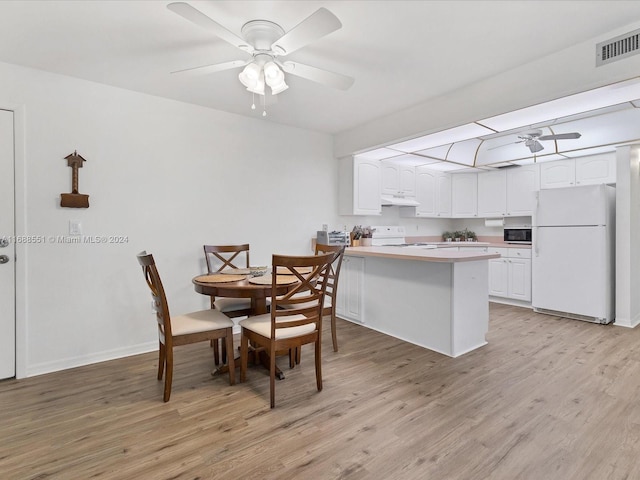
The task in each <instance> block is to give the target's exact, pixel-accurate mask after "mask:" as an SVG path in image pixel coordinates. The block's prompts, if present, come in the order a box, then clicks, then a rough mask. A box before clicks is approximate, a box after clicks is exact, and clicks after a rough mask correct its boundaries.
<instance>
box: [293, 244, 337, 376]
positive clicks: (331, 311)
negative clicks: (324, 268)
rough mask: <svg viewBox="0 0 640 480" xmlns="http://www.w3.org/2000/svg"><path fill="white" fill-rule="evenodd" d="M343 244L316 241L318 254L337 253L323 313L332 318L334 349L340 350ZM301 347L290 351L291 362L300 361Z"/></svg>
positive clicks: (330, 272) (329, 278) (328, 281)
mask: <svg viewBox="0 0 640 480" xmlns="http://www.w3.org/2000/svg"><path fill="white" fill-rule="evenodd" d="M344 249H345V247H344V246H343V245H324V244H322V243H316V246H315V253H316V255H319V254H323V253H329V252H331V253H335V254H336V258H335V260H334V261H333V263H332V264H331V268H330V269H329V276H328V279H327V291H326V293H325V296H324V306H323V309H322V315H323V316H327V315H330V318H331V341H332V343H333V351H334V352H337V351H338V334H337V331H336V304H337V303H336V297H337V294H338V279H339V278H340V268H341V267H342V258H343V257H344ZM300 350H301V349H299V348H298V349H294V350H292V351H290V352H289V355H290V357H291V358H290V362H291V363H293V362H295V363H298V364H299V363H300V355H301V351H300Z"/></svg>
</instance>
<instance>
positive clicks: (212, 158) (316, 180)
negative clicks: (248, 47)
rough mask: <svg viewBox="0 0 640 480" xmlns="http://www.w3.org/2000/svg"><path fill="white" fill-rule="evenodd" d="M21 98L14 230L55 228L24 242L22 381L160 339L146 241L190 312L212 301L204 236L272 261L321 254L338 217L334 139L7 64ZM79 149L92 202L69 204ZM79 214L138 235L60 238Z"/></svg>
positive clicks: (0, 91) (111, 230)
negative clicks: (117, 240)
mask: <svg viewBox="0 0 640 480" xmlns="http://www.w3.org/2000/svg"><path fill="white" fill-rule="evenodd" d="M16 104H19V105H22V106H23V112H24V117H25V121H24V125H18V130H20V131H19V132H18V133H19V134H20V135H23V136H24V148H25V150H24V151H25V154H24V159H23V160H21V159H18V160H19V161H20V162H22V161H24V163H23V164H20V165H17V167H18V171H19V173H18V175H17V180H18V184H17V185H16V194H17V196H18V205H24V206H25V208H24V209H22V210H23V211H18V212H17V214H18V220H17V228H18V231H17V232H16V233H17V234H18V235H43V236H45V237H47V241H46V243H44V244H37V245H28V246H21V247H20V248H19V249H18V255H19V257H18V260H17V264H16V265H17V268H18V277H19V279H20V281H19V283H20V284H19V285H18V288H19V289H21V292H20V293H19V294H18V312H19V314H18V319H17V322H18V325H19V331H21V332H24V338H22V337H20V338H18V347H19V352H20V353H19V358H18V359H17V364H18V365H17V367H18V376H25V375H26V376H29V375H34V374H39V373H44V372H49V371H54V370H59V369H63V368H68V367H72V366H77V365H82V364H86V363H91V362H95V361H101V360H104V359H109V358H114V357H119V356H123V355H127V354H132V353H138V352H142V351H147V350H149V349H155V348H157V335H156V331H155V320H154V318H153V316H152V314H151V308H150V296H149V294H148V291H147V290H146V288H147V287H146V284H145V283H144V280H143V277H142V273H141V270H140V267H139V266H138V264H137V262H136V258H135V254H136V253H138V252H139V251H141V250H143V249H146V250H148V251H150V252H151V253H153V254H154V257H155V258H156V262H157V264H158V267H159V269H160V274H161V276H162V277H163V281H164V284H165V288H166V290H167V292H168V297H169V305H170V308H171V310H172V311H173V312H175V313H178V312H181V311H185V310H192V309H200V308H205V307H206V306H207V300H208V299H207V298H205V297H203V296H201V295H199V294H197V293H195V292H194V290H193V287H192V284H191V279H192V277H194V276H195V275H197V274H199V273H201V272H202V271H203V269H204V268H205V267H204V258H203V253H202V245H203V244H205V243H210V244H223V243H245V242H248V243H250V244H251V259H252V263H254V264H268V263H270V260H271V254H272V253H290V254H305V253H309V252H310V238H311V237H312V236H313V235H315V231H316V230H318V229H320V228H321V224H322V223H330V224H337V223H339V222H338V220H337V219H338V217H337V215H336V212H337V205H336V199H337V162H336V161H335V160H334V158H333V155H332V149H333V145H332V139H331V137H330V136H328V135H325V134H318V133H313V132H309V131H304V130H300V129H295V128H291V127H283V126H278V125H275V124H272V123H269V122H265V121H262V120H261V119H256V120H254V119H248V118H244V117H241V116H237V115H231V114H226V113H224V112H219V111H214V110H209V109H205V108H201V107H197V106H193V105H188V104H181V103H178V102H175V101H171V100H166V99H161V98H157V97H152V96H148V95H142V94H138V93H134V92H130V91H126V90H121V89H117V88H112V87H108V86H104V85H101V84H96V83H90V82H86V81H83V80H78V79H73V78H69V77H64V76H60V75H54V74H49V73H45V72H41V71H36V70H31V69H26V68H22V67H17V66H13V65H7V64H1V63H0V108H2V106H3V105H5V108H7V107H6V105H16ZM74 150H77V151H78V153H79V154H80V155H82V156H83V157H84V158H85V159H86V160H87V162H86V163H85V165H84V167H83V168H82V169H81V170H80V172H79V174H80V175H79V176H80V181H79V186H80V188H79V190H80V193H86V194H89V195H90V197H89V203H90V207H89V208H88V209H69V208H61V207H60V205H59V204H60V193H69V192H70V191H71V169H70V168H69V167H67V165H66V161H65V160H64V157H65V156H66V155H68V154H70V153H72V152H73V151H74ZM69 220H79V221H80V222H82V226H83V228H84V234H85V235H106V236H109V235H121V236H126V238H127V241H126V243H122V244H100V245H97V244H62V243H56V242H52V241H50V240H49V239H48V238H49V237H50V236H58V235H62V236H64V235H66V234H67V233H68V222H69Z"/></svg>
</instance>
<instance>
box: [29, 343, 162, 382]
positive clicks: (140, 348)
mask: <svg viewBox="0 0 640 480" xmlns="http://www.w3.org/2000/svg"><path fill="white" fill-rule="evenodd" d="M157 350H158V341H157V340H156V341H155V342H149V343H141V344H138V345H131V346H129V347H125V348H117V349H115V350H108V351H104V352H98V353H92V354H90V355H82V356H79V357H72V358H64V359H61V360H56V361H53V362H45V363H37V364H35V365H28V366H27V377H33V376H35V375H42V374H45V373H51V372H58V371H60V370H66V369H68V368H75V367H82V366H84V365H90V364H92V363H99V362H106V361H108V360H115V359H117V358H122V357H129V356H131V355H139V354H141V353H148V352H153V351H157Z"/></svg>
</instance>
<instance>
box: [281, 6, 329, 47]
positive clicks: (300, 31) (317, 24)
mask: <svg viewBox="0 0 640 480" xmlns="http://www.w3.org/2000/svg"><path fill="white" fill-rule="evenodd" d="M341 27H342V23H341V22H340V20H338V17H336V16H335V15H334V14H333V13H331V12H330V11H329V10H327V9H326V8H319V9H318V10H316V12H315V13H312V14H311V15H310V16H308V17H307V18H305V19H304V20H303V21H302V22H300V23H299V24H298V25H296V26H295V27H293V28H292V29H291V30H289V31H288V32H287V33H285V34H284V35H283V36H282V37H280V38H279V39H278V40H276V41H275V42H274V43H273V45H271V49H272V50H274V51H276V52H279V53H280V55H289V54H290V53H291V52H295V51H296V50H298V49H299V48H302V47H304V46H305V45H308V44H310V43H311V42H313V41H315V40H318V39H319V38H322V37H324V36H325V35H328V34H330V33H331V32H334V31H336V30H338V29H339V28H341Z"/></svg>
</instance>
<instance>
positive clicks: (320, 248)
mask: <svg viewBox="0 0 640 480" xmlns="http://www.w3.org/2000/svg"><path fill="white" fill-rule="evenodd" d="M344 249H345V246H344V245H323V244H321V243H316V248H315V252H316V255H320V254H323V253H330V252H331V253H336V254H337V256H336V258H335V260H334V261H333V263H332V264H331V268H330V270H329V276H328V280H327V292H326V293H325V296H324V308H323V310H322V314H323V315H331V341H332V342H333V351H334V352H337V351H338V335H337V332H336V303H337V302H336V297H337V295H338V280H339V278H340V269H341V268H342V258H343V257H344Z"/></svg>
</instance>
